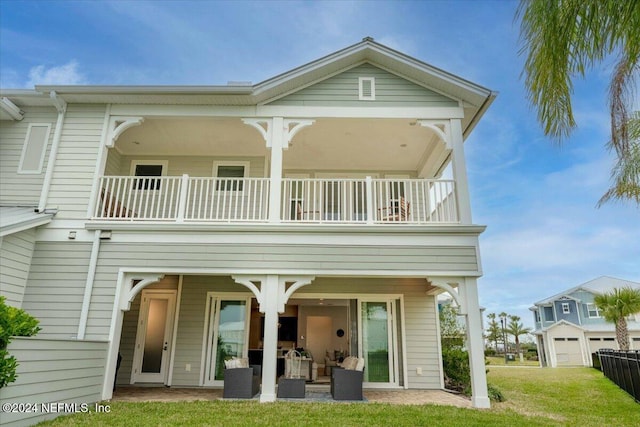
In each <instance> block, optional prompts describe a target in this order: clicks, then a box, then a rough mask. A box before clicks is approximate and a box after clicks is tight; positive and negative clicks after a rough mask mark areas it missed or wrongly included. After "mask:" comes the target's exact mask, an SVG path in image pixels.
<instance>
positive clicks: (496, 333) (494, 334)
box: [487, 313, 502, 354]
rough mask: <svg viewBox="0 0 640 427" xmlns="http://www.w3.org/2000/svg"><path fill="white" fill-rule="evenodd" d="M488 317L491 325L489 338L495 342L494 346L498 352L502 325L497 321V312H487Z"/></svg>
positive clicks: (488, 330) (488, 329) (488, 332)
mask: <svg viewBox="0 0 640 427" xmlns="http://www.w3.org/2000/svg"><path fill="white" fill-rule="evenodd" d="M487 318H488V319H489V326H488V327H487V340H488V341H489V342H492V343H493V346H494V348H495V350H496V354H497V353H498V341H500V336H501V335H502V332H501V331H500V325H499V324H498V322H497V321H496V314H495V313H489V314H487Z"/></svg>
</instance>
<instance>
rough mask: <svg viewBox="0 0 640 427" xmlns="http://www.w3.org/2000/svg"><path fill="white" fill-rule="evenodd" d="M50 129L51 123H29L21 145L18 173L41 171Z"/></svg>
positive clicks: (37, 172) (36, 172)
mask: <svg viewBox="0 0 640 427" xmlns="http://www.w3.org/2000/svg"><path fill="white" fill-rule="evenodd" d="M50 131H51V125H50V124H48V123H31V124H30V125H29V128H28V129H27V136H26V137H25V139H24V146H23V147H22V155H21V156H20V164H19V166H18V173H20V174H39V173H42V166H43V165H44V155H45V153H46V151H47V142H48V141H49V132H50Z"/></svg>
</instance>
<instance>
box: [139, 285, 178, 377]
mask: <svg viewBox="0 0 640 427" xmlns="http://www.w3.org/2000/svg"><path fill="white" fill-rule="evenodd" d="M175 306H176V291H170V290H143V291H142V295H141V300H140V314H139V317H138V332H137V334H136V346H135V350H134V355H133V375H132V383H138V382H144V383H163V384H164V383H166V380H167V373H168V371H169V358H170V355H171V349H170V346H171V340H172V334H173V322H174V313H175Z"/></svg>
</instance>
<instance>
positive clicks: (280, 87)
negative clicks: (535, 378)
mask: <svg viewBox="0 0 640 427" xmlns="http://www.w3.org/2000/svg"><path fill="white" fill-rule="evenodd" d="M0 96H1V97H2V104H0V105H1V109H0V111H1V114H2V115H1V117H0V118H2V120H1V121H0V162H2V163H1V166H2V169H1V173H2V176H1V179H0V205H1V209H2V210H1V213H2V215H1V217H2V228H1V231H2V241H1V246H0V261H1V262H2V269H1V272H0V280H1V281H2V291H1V292H2V295H4V296H6V297H7V299H8V301H9V303H10V304H13V305H15V306H17V307H22V308H23V309H25V310H27V311H28V312H29V313H31V314H32V315H34V316H35V317H37V318H38V319H40V322H41V326H42V331H41V332H40V334H39V335H38V336H37V337H36V338H32V339H17V340H15V341H14V343H13V344H12V351H13V352H14V353H16V354H17V355H18V358H19V359H20V360H21V366H20V372H19V373H20V378H19V379H18V381H17V382H16V383H15V384H13V385H11V386H10V387H8V388H7V389H6V390H2V397H1V399H0V400H2V401H3V402H5V401H33V399H44V400H56V401H59V400H68V401H76V402H87V401H96V400H99V399H109V398H111V396H112V390H113V386H114V377H115V374H116V363H117V359H118V355H119V354H120V355H121V356H122V364H121V366H120V369H119V370H118V373H117V378H116V379H115V382H116V387H123V386H129V385H138V384H144V385H156V386H189V387H221V386H222V384H223V382H222V375H223V372H222V371H221V369H220V366H221V364H222V362H223V360H224V359H225V358H228V357H232V356H244V357H247V356H248V357H250V358H252V359H253V360H254V361H255V362H257V363H260V364H261V365H262V367H263V369H262V384H261V395H260V400H261V401H267V402H268V401H272V400H275V398H276V392H275V390H276V378H277V375H278V374H279V365H280V361H281V357H282V353H283V352H284V351H285V350H286V349H288V348H291V347H298V348H299V347H303V348H304V349H305V350H307V352H308V353H309V354H311V355H312V357H313V360H314V362H316V365H317V366H318V370H319V371H320V372H322V371H323V368H324V366H323V364H324V363H325V354H326V353H327V352H329V353H335V351H340V352H343V353H345V354H350V355H358V356H360V357H363V358H364V359H365V366H366V369H365V384H364V386H365V387H369V388H376V387H377V388H405V389H411V388H417V389H440V388H442V387H443V373H442V362H441V355H440V353H441V350H440V344H439V343H440V339H439V338H440V337H439V329H438V313H437V301H436V296H437V294H439V293H441V292H443V291H445V290H446V291H448V292H450V293H451V294H452V295H453V297H454V298H455V299H456V301H457V303H458V305H459V306H460V307H461V313H462V314H463V315H464V316H465V317H466V323H467V330H468V332H469V337H468V346H467V347H468V349H469V350H470V362H471V367H472V374H473V375H472V380H473V381H472V382H473V399H472V400H473V405H474V406H476V407H488V406H489V399H488V395H487V386H486V378H485V369H484V356H483V342H482V327H481V315H480V310H479V306H478V294H477V283H476V280H477V278H478V277H480V276H481V275H482V268H481V265H480V255H479V253H480V252H479V245H478V236H479V235H480V233H482V232H483V230H484V226H482V225H476V224H474V223H473V221H472V217H471V207H470V201H469V191H468V183H467V173H466V166H465V155H464V141H465V139H466V138H467V137H468V136H469V135H470V133H471V132H472V130H473V129H474V127H475V126H476V124H477V123H478V121H479V120H480V119H481V118H482V116H483V114H484V113H485V111H486V110H487V108H488V107H489V106H490V105H491V103H492V101H493V99H494V98H495V96H496V93H495V92H493V91H491V90H488V89H486V88H484V87H482V86H479V85H477V84H475V83H472V82H469V81H467V80H464V79H462V78H460V77H457V76H455V75H452V74H450V73H447V72H446V71H443V70H440V69H438V68H435V67H433V66H431V65H429V64H426V63H424V62H422V61H419V60H417V59H415V58H411V57H409V56H407V55H404V54H402V53H400V52H397V51H395V50H393V49H390V48H388V47H386V46H383V45H381V44H379V43H377V42H375V41H374V40H373V39H371V38H366V39H364V40H363V41H362V42H360V43H357V44H354V45H352V46H349V47H347V48H345V49H342V50H339V51H337V52H335V53H332V54H330V55H327V56H325V57H323V58H320V59H318V60H316V61H313V62H311V63H308V64H305V65H302V66H300V67H298V68H295V69H293V70H291V71H288V72H285V73H283V74H280V75H278V76H276V77H274V78H271V79H269V80H266V81H264V82H261V83H258V84H255V85H251V84H229V85H225V86H188V87H185V86H162V87H156V86H36V87H35V90H10V89H2V90H1V91H0ZM35 349H39V350H42V351H38V352H35V351H34V350H35ZM36 354H37V356H35V355H36ZM32 362H33V363H32ZM11 420H14V421H16V422H18V419H17V418H11V419H7V420H3V421H7V422H10V421H11ZM34 420H35V419H33V420H31V421H34ZM28 421H29V420H27V421H24V422H28Z"/></svg>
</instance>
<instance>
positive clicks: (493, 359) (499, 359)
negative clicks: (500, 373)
mask: <svg viewBox="0 0 640 427" xmlns="http://www.w3.org/2000/svg"><path fill="white" fill-rule="evenodd" d="M485 359H486V361H487V364H488V365H489V368H491V366H501V365H505V364H506V365H507V366H540V362H538V361H537V360H527V359H525V360H524V361H523V362H522V363H521V362H520V357H518V356H516V360H510V361H508V362H506V363H505V361H504V356H487V357H485Z"/></svg>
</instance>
